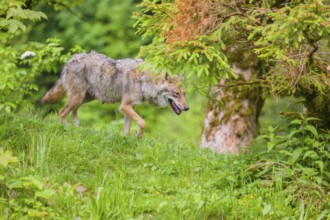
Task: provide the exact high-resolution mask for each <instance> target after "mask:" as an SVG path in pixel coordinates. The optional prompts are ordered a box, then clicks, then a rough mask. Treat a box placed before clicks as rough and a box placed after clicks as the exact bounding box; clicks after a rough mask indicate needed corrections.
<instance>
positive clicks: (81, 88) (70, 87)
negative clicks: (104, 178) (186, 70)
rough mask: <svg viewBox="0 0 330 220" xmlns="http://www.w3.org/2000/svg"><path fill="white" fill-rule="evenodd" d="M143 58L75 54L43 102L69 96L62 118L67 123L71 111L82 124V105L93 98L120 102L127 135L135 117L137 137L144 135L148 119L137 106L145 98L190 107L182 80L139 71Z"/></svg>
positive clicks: (175, 107) (179, 108) (178, 110)
mask: <svg viewBox="0 0 330 220" xmlns="http://www.w3.org/2000/svg"><path fill="white" fill-rule="evenodd" d="M141 63H143V60H142V59H120V60H114V59H111V58H109V57H107V56H105V55H103V54H98V53H96V52H91V53H88V54H87V53H80V54H76V55H74V56H73V57H72V58H71V59H70V60H69V61H68V62H67V63H66V64H65V65H64V67H63V70H62V73H61V76H60V79H59V80H58V81H57V82H56V84H55V85H54V87H53V88H52V89H50V90H49V91H48V92H47V93H46V94H45V96H44V97H43V98H42V100H41V101H42V103H52V102H58V101H60V100H62V99H63V98H64V97H65V96H67V97H68V101H67V104H66V105H65V107H64V108H63V109H62V110H61V111H60V113H59V117H60V120H61V121H62V122H63V123H66V122H67V117H68V114H69V113H70V112H71V113H72V117H73V123H74V124H75V125H79V119H78V115H77V111H78V108H79V107H80V106H81V105H82V104H84V103H86V102H89V101H92V100H95V99H97V100H99V101H101V102H102V103H115V102H120V103H121V104H120V107H119V110H120V111H121V112H122V113H123V114H124V134H125V135H129V134H130V127H131V120H133V121H135V122H136V123H137V124H138V131H137V133H136V135H137V137H139V138H140V137H141V136H142V134H143V131H144V128H145V125H146V124H145V121H144V120H143V119H142V118H141V117H140V116H139V115H138V114H137V113H136V112H135V111H134V106H135V105H138V104H140V103H142V102H144V101H146V102H149V103H151V104H154V105H157V106H160V107H166V106H171V107H172V109H173V111H174V112H175V113H176V114H177V115H180V114H181V112H182V111H187V110H188V109H189V107H188V104H187V102H186V99H185V93H184V89H183V87H182V82H181V81H182V80H183V79H182V80H178V77H177V76H176V77H170V76H169V75H168V74H165V76H163V75H161V76H160V75H158V77H155V76H154V75H155V74H151V73H149V72H146V71H139V70H138V68H137V66H138V65H139V64H141Z"/></svg>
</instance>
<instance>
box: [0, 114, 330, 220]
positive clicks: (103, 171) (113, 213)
mask: <svg viewBox="0 0 330 220" xmlns="http://www.w3.org/2000/svg"><path fill="white" fill-rule="evenodd" d="M121 133H122V130H121V129H118V128H117V127H116V126H111V125H108V126H104V127H101V128H99V129H95V128H87V127H83V126H82V127H79V128H77V127H74V126H70V125H61V124H59V123H58V122H57V120H55V119H54V118H53V117H47V118H46V119H41V117H40V116H33V115H30V114H25V115H23V114H21V115H15V114H1V115H0V149H4V150H10V151H12V152H13V155H14V156H17V157H18V163H15V162H13V163H10V164H9V165H8V167H7V168H1V163H0V177H1V175H2V174H5V176H4V179H3V180H1V178H0V216H4V218H5V219H298V218H299V217H302V218H301V219H305V218H304V216H308V215H306V213H307V211H308V210H307V207H303V208H304V209H303V208H301V207H299V206H298V207H297V206H296V205H293V204H291V203H290V201H291V200H290V195H289V193H288V192H287V191H283V189H282V188H281V186H280V185H279V184H275V183H266V182H265V181H262V180H252V179H251V177H250V176H249V172H246V171H247V168H248V167H249V166H250V165H251V164H253V163H255V162H256V158H255V156H254V154H250V155H239V156H224V155H217V154H215V153H212V152H210V151H208V150H206V149H201V148H199V147H196V146H192V145H187V144H183V143H180V142H178V141H167V142H166V141H164V139H162V138H161V137H159V138H155V137H151V136H149V135H148V133H146V134H145V136H144V137H143V138H142V139H140V140H137V139H136V138H135V137H134V136H131V137H123V136H122V135H121ZM8 157H9V156H8ZM1 159H3V158H1V156H0V160H1ZM327 199H329V198H328V197H327ZM321 214H322V213H321ZM325 214H326V213H325ZM318 215H319V214H314V215H313V216H318Z"/></svg>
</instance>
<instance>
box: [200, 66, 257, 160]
mask: <svg viewBox="0 0 330 220" xmlns="http://www.w3.org/2000/svg"><path fill="white" fill-rule="evenodd" d="M233 69H234V71H235V73H236V74H237V75H238V76H239V77H240V78H241V79H242V80H241V81H238V82H237V84H240V83H241V84H244V83H246V82H247V81H249V80H251V78H252V76H253V75H255V72H256V70H255V69H254V68H253V67H249V68H247V69H245V70H243V69H240V68H238V67H236V66H235V65H234V66H233ZM216 89H217V90H216V92H215V94H216V97H212V98H211V99H210V100H209V101H208V103H207V107H206V110H205V119H204V128H203V133H202V144H201V145H202V147H204V148H210V149H211V150H213V151H215V152H218V153H224V154H226V153H230V154H237V153H239V152H240V151H241V150H242V151H244V152H246V147H248V146H250V145H251V143H252V141H253V139H254V137H255V135H256V134H257V133H258V130H259V123H258V117H259V113H260V111H261V107H262V105H263V99H262V96H261V88H260V87H256V86H255V85H253V84H251V85H250V84H249V85H243V86H242V85H241V86H232V87H228V86H226V81H225V80H224V79H222V80H220V82H219V84H218V86H217V87H216ZM213 91H214V89H213Z"/></svg>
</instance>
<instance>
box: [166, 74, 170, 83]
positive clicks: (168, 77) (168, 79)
mask: <svg viewBox="0 0 330 220" xmlns="http://www.w3.org/2000/svg"><path fill="white" fill-rule="evenodd" d="M165 80H166V81H170V75H168V73H165Z"/></svg>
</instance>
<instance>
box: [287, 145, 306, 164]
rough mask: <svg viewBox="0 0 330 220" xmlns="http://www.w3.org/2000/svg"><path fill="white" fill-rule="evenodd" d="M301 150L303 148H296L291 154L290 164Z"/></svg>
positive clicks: (295, 159) (298, 155)
mask: <svg viewBox="0 0 330 220" xmlns="http://www.w3.org/2000/svg"><path fill="white" fill-rule="evenodd" d="M302 152H303V148H301V147H299V148H296V149H295V150H294V151H293V153H292V155H291V160H290V162H291V164H294V163H295V162H296V161H297V159H298V158H299V157H300V155H301V154H302Z"/></svg>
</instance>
